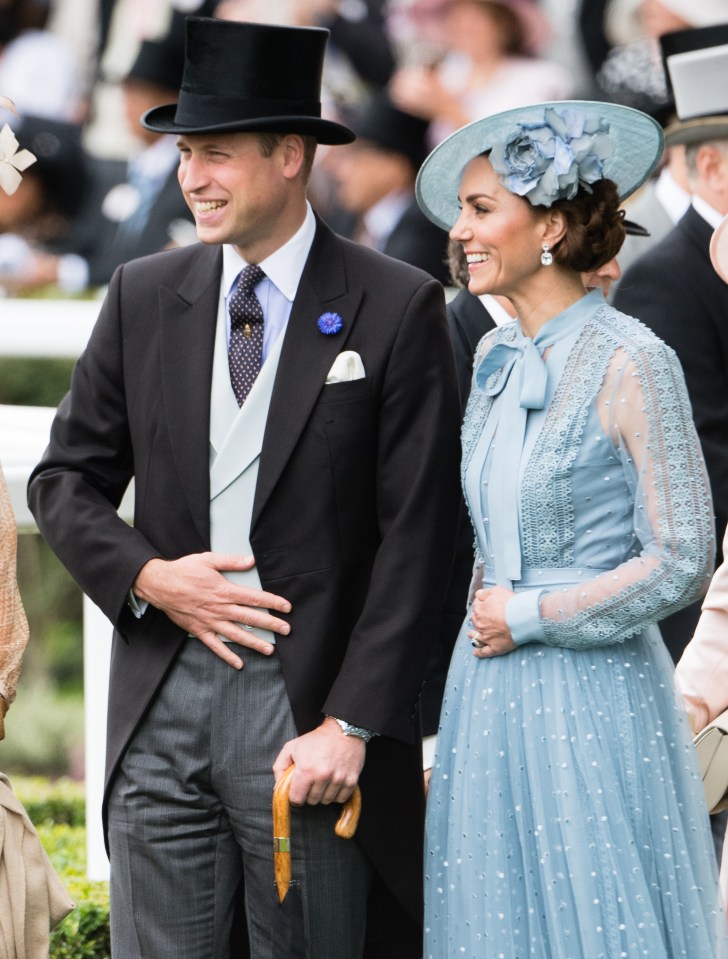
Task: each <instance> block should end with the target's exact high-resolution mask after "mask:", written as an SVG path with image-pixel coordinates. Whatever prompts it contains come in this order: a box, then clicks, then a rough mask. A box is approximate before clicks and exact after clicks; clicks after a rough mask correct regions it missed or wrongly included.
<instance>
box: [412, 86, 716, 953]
mask: <svg viewBox="0 0 728 959" xmlns="http://www.w3.org/2000/svg"><path fill="white" fill-rule="evenodd" d="M662 148H663V136H662V131H661V129H660V126H659V124H657V123H656V122H655V121H654V120H653V119H652V118H651V117H649V116H647V115H646V114H644V113H641V112H639V111H636V110H633V109H630V108H627V107H622V106H618V105H615V104H607V103H598V102H593V101H591V102H590V101H566V102H555V103H553V102H552V103H541V104H534V105H532V106H530V107H523V108H520V109H517V110H511V111H506V112H505V113H501V114H496V115H494V116H490V117H485V118H483V119H482V120H478V121H476V122H474V123H472V124H470V125H468V126H466V127H464V128H463V129H462V130H459V131H458V132H457V133H455V134H453V135H452V136H451V137H449V138H448V139H447V140H445V141H444V142H443V143H442V144H440V145H439V146H438V147H437V148H436V149H435V150H434V151H433V153H432V154H431V155H430V156H429V157H428V158H427V160H425V163H424V164H423V166H422V168H421V170H420V173H419V176H418V181H417V196H418V198H419V200H420V203H421V204H422V207H423V209H424V211H425V212H426V213H427V215H428V216H429V217H430V218H431V219H432V220H433V221H434V222H435V223H437V224H438V225H440V226H443V227H445V226H448V225H449V226H450V237H451V239H452V240H454V241H456V242H458V243H460V244H461V245H462V246H463V249H464V252H465V255H466V259H467V263H468V275H469V281H468V288H469V290H470V292H471V293H473V294H475V295H478V296H480V295H483V294H485V293H490V294H497V295H500V296H505V297H507V298H508V299H509V300H510V301H511V303H512V305H513V307H514V309H515V312H516V316H517V319H516V321H515V322H512V323H505V324H503V325H501V326H499V327H497V329H495V330H494V331H492V332H491V333H489V334H487V335H486V336H485V337H484V338H483V340H482V341H481V343H480V346H479V349H478V353H477V356H476V358H475V365H474V376H473V387H472V390H471V394H470V398H469V401H468V408H467V412H466V416H465V421H464V423H463V429H462V445H463V465H462V479H463V489H464V492H465V496H466V501H467V504H468V508H469V513H470V517H471V520H472V525H473V531H474V534H475V562H474V574H473V580H472V583H471V587H470V596H469V603H468V607H467V609H466V611H465V616H464V621H463V624H462V628H461V631H460V634H459V636H458V640H457V643H456V646H455V651H454V654H453V658H452V662H451V665H450V671H449V674H448V679H447V684H446V688H445V694H444V697H443V707H442V713H441V721H440V730H439V733H438V743H437V749H436V753H435V760H434V765H433V769H432V776H431V780H430V787H429V797H428V806H427V826H426V847H425V861H426V864H427V866H426V885H425V930H426V932H425V949H424V954H425V955H427V956H428V957H429V959H452V957H453V956H456V955H458V954H460V953H462V954H463V955H467V956H483V957H485V956H489V955H491V954H493V955H495V954H497V953H500V954H502V955H504V956H524V955H526V954H527V953H531V954H533V955H548V956H550V957H559V959H565V957H567V956H574V955H579V956H590V957H591V956H599V955H603V956H610V957H611V956H618V955H620V954H622V955H626V956H637V955H640V954H641V953H645V954H653V955H654V956H660V957H662V959H667V957H673V956H677V955H681V954H682V955H693V956H701V957H704V959H709V957H712V959H716V957H719V956H720V957H724V956H726V955H727V954H728V932H727V930H726V927H725V919H724V915H723V911H722V908H721V906H720V902H719V898H718V883H717V867H716V864H715V861H714V857H713V855H712V851H711V836H710V827H709V823H708V816H707V812H706V810H705V804H704V798H703V792H702V785H701V782H700V778H699V776H698V772H697V760H696V757H695V755H694V753H693V750H692V746H691V739H690V731H689V729H688V727H687V723H686V719H685V715H684V713H683V712H682V711H681V710H680V709H679V708H678V706H677V704H676V702H675V694H674V667H673V664H672V662H671V660H670V657H669V655H668V653H667V650H666V649H665V647H664V644H663V643H662V641H661V638H660V634H659V630H658V628H657V625H656V623H657V621H658V620H659V619H661V618H662V617H664V615H665V614H666V613H667V612H669V611H671V610H674V609H679V608H681V607H682V606H683V605H685V604H687V603H689V602H690V601H691V600H693V599H694V598H695V596H697V595H699V594H700V593H701V592H703V591H704V590H705V588H706V586H707V582H708V578H709V575H710V571H711V569H712V559H713V552H714V546H715V544H714V531H713V524H712V515H711V514H712V503H711V497H710V488H709V485H708V481H707V477H706V475H705V467H704V463H703V458H702V455H701V451H700V445H699V442H698V438H697V435H696V432H695V428H694V425H693V422H692V417H691V412H690V403H689V400H688V396H687V391H686V388H685V383H684V380H683V377H682V373H681V370H680V367H679V363H678V361H677V358H676V357H675V354H674V352H673V351H672V350H671V349H670V348H669V347H667V346H666V345H665V344H664V343H663V342H662V341H661V340H659V339H658V338H657V337H656V336H655V335H654V333H652V332H651V331H650V330H648V329H647V328H646V327H644V326H642V325H641V324H640V323H639V322H637V321H636V320H634V319H632V318H631V317H628V316H625V315H624V314H622V313H619V312H618V311H617V310H615V309H614V308H613V307H611V306H610V305H608V304H607V303H606V302H605V300H604V296H603V293H602V291H601V289H594V290H592V291H591V292H587V291H586V289H585V284H584V277H583V274H584V273H585V272H586V273H588V272H593V271H595V270H597V269H598V268H599V266H600V265H603V264H605V263H608V262H609V261H610V260H611V259H612V258H613V257H614V256H616V255H617V254H618V252H619V248H620V246H621V244H622V242H623V239H624V233H625V228H624V222H623V216H624V215H623V213H622V211H621V209H620V204H621V202H622V201H623V200H624V199H625V198H626V197H627V196H629V195H630V194H631V193H632V192H634V190H636V189H637V188H638V187H639V186H640V184H641V183H643V182H644V181H645V179H646V178H647V177H648V176H649V175H650V173H651V172H652V170H653V169H654V168H655V166H656V165H657V163H658V162H659V159H660V156H661V154H662ZM656 730H657V731H658V732H659V735H656V734H655V733H656ZM668 744H669V746H668ZM675 863H679V864H680V868H679V869H676V868H675ZM686 916H689V917H690V920H689V922H687V921H686Z"/></svg>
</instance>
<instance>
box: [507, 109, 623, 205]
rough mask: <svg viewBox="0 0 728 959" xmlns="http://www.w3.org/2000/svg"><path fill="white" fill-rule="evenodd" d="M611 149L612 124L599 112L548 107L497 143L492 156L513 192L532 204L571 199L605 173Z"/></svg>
mask: <svg viewBox="0 0 728 959" xmlns="http://www.w3.org/2000/svg"><path fill="white" fill-rule="evenodd" d="M612 151H613V145H612V141H611V139H610V136H609V124H608V123H607V122H606V120H604V119H603V118H602V117H600V116H598V115H597V114H596V113H587V112H584V111H583V110H571V109H564V110H556V109H554V108H553V107H547V108H546V109H545V110H544V116H543V120H542V121H538V120H535V121H530V122H526V123H519V124H517V125H516V127H515V128H514V129H513V131H512V132H511V133H510V134H509V135H508V136H507V137H506V139H505V142H504V143H499V144H496V145H495V146H493V148H492V150H491V152H490V157H489V159H490V162H491V164H492V166H493V169H494V170H495V172H496V173H497V174H498V175H499V176H500V177H501V178H502V180H503V183H504V186H506V188H507V189H508V190H510V192H511V193H516V194H517V195H518V196H524V197H526V199H528V200H529V201H530V202H531V203H532V204H533V205H534V206H551V205H552V203H553V202H554V201H555V200H563V199H566V200H571V199H573V198H574V197H575V196H576V192H577V190H578V189H579V186H580V185H581V186H583V187H585V188H586V189H587V190H589V189H590V187H589V184H591V183H595V182H596V181H597V180H601V179H602V178H603V176H604V161H605V160H607V159H608V158H609V157H610V156H611V155H612Z"/></svg>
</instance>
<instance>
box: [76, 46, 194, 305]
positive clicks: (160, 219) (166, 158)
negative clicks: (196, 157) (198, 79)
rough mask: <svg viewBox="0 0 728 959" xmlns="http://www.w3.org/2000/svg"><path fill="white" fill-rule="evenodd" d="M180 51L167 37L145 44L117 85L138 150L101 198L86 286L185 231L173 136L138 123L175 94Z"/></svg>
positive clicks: (187, 216)
mask: <svg viewBox="0 0 728 959" xmlns="http://www.w3.org/2000/svg"><path fill="white" fill-rule="evenodd" d="M182 68H183V53H182V47H181V46H180V45H179V44H178V43H177V42H175V41H174V40H173V39H172V38H170V39H163V40H144V41H143V42H142V44H141V45H140V47H139V51H138V53H137V56H136V59H135V60H134V63H133V64H132V66H131V68H130V69H129V72H128V73H127V74H126V76H125V77H124V80H123V81H122V85H121V88H122V95H123V104H124V112H125V117H126V122H127V126H128V127H129V129H130V130H131V131H133V133H134V135H135V136H136V138H137V140H138V143H139V149H138V150H137V151H136V152H135V153H134V154H133V155H132V156H131V158H130V159H129V161H128V164H127V169H126V177H125V179H123V180H122V181H121V182H119V183H117V184H115V185H114V186H113V187H112V189H111V190H110V191H109V192H108V194H107V195H106V196H105V197H104V200H103V204H102V207H101V209H102V213H103V216H104V220H105V229H104V231H103V233H102V235H101V236H100V237H99V239H98V242H97V245H96V248H95V251H94V253H93V255H92V256H90V257H89V260H88V269H89V273H88V285H89V286H92V287H96V286H104V285H105V284H106V283H108V282H109V280H110V279H111V276H112V274H113V272H114V270H115V269H116V267H117V266H119V265H120V264H121V263H125V262H126V261H127V260H131V259H133V258H134V257H138V256H146V255H147V254H149V253H156V252H157V251H159V250H163V249H164V248H165V247H167V246H170V245H174V244H175V243H176V242H177V238H178V237H179V236H182V237H184V236H185V232H186V231H185V229H184V228H185V225H186V224H189V226H190V232H191V226H192V223H193V218H192V215H191V213H190V210H189V207H188V206H187V204H186V203H185V201H184V197H183V196H182V195H181V193H180V189H179V184H178V183H177V165H178V159H179V154H178V151H177V147H176V145H175V141H174V137H172V136H167V135H164V134H160V133H158V132H156V131H154V130H148V129H146V128H145V127H144V126H143V125H141V124H140V123H139V117H140V116H141V115H142V114H143V113H145V112H146V111H147V110H151V109H152V108H153V107H155V106H158V105H159V104H160V103H168V102H169V101H170V100H173V99H175V98H176V96H177V91H178V90H179V84H180V79H181V77H182Z"/></svg>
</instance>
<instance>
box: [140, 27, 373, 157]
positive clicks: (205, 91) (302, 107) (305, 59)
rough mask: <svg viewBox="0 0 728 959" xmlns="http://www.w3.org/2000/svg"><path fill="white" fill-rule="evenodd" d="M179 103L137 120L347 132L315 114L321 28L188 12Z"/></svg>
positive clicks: (174, 126)
mask: <svg viewBox="0 0 728 959" xmlns="http://www.w3.org/2000/svg"><path fill="white" fill-rule="evenodd" d="M186 27H187V32H186V44H185V65H184V75H183V77H182V89H181V91H180V95H179V101H178V102H177V103H176V104H175V103H171V104H166V105H165V106H161V107H154V108H153V109H152V110H148V111H147V112H146V113H145V114H144V116H143V117H142V124H143V125H144V126H145V127H146V128H147V129H148V130H154V131H155V132H157V133H213V132H219V133H225V132H227V133H233V132H238V131H251V132H259V133H261V132H273V133H301V134H309V135H311V136H314V137H316V139H317V140H318V141H319V143H351V141H352V140H353V139H354V138H355V137H354V134H353V133H352V131H351V130H349V129H348V128H347V127H345V126H343V125H342V124H340V123H334V122H333V121H332V120H322V119H321V73H322V71H323V63H324V53H325V51H326V42H327V40H328V36H329V31H328V30H324V29H322V28H319V27H281V26H272V25H270V24H265V23H239V22H236V21H232V20H216V19H213V18H210V17H188V18H187V24H186Z"/></svg>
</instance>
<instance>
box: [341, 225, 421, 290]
mask: <svg viewBox="0 0 728 959" xmlns="http://www.w3.org/2000/svg"><path fill="white" fill-rule="evenodd" d="M329 242H332V243H334V244H336V245H337V246H338V247H339V249H340V250H341V253H342V256H343V258H344V263H345V267H346V270H347V273H348V275H349V276H350V277H352V278H354V277H360V278H361V279H362V282H366V280H367V277H372V278H373V279H374V280H375V281H379V282H383V283H386V284H387V285H388V286H389V285H394V286H395V287H397V286H400V287H403V288H405V289H409V288H415V287H417V286H421V285H422V284H423V283H424V282H427V283H436V282H437V281H436V280H434V279H433V277H432V276H431V274H429V273H427V272H425V271H424V270H421V269H420V268H419V267H416V266H412V265H411V264H410V263H405V262H404V261H403V260H398V259H395V257H392V256H389V255H388V254H386V253H380V252H378V251H377V250H372V249H370V248H369V247H367V246H363V245H362V244H361V243H356V242H354V240H348V239H346V237H343V236H338V235H336V234H333V233H332V234H330V236H329Z"/></svg>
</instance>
